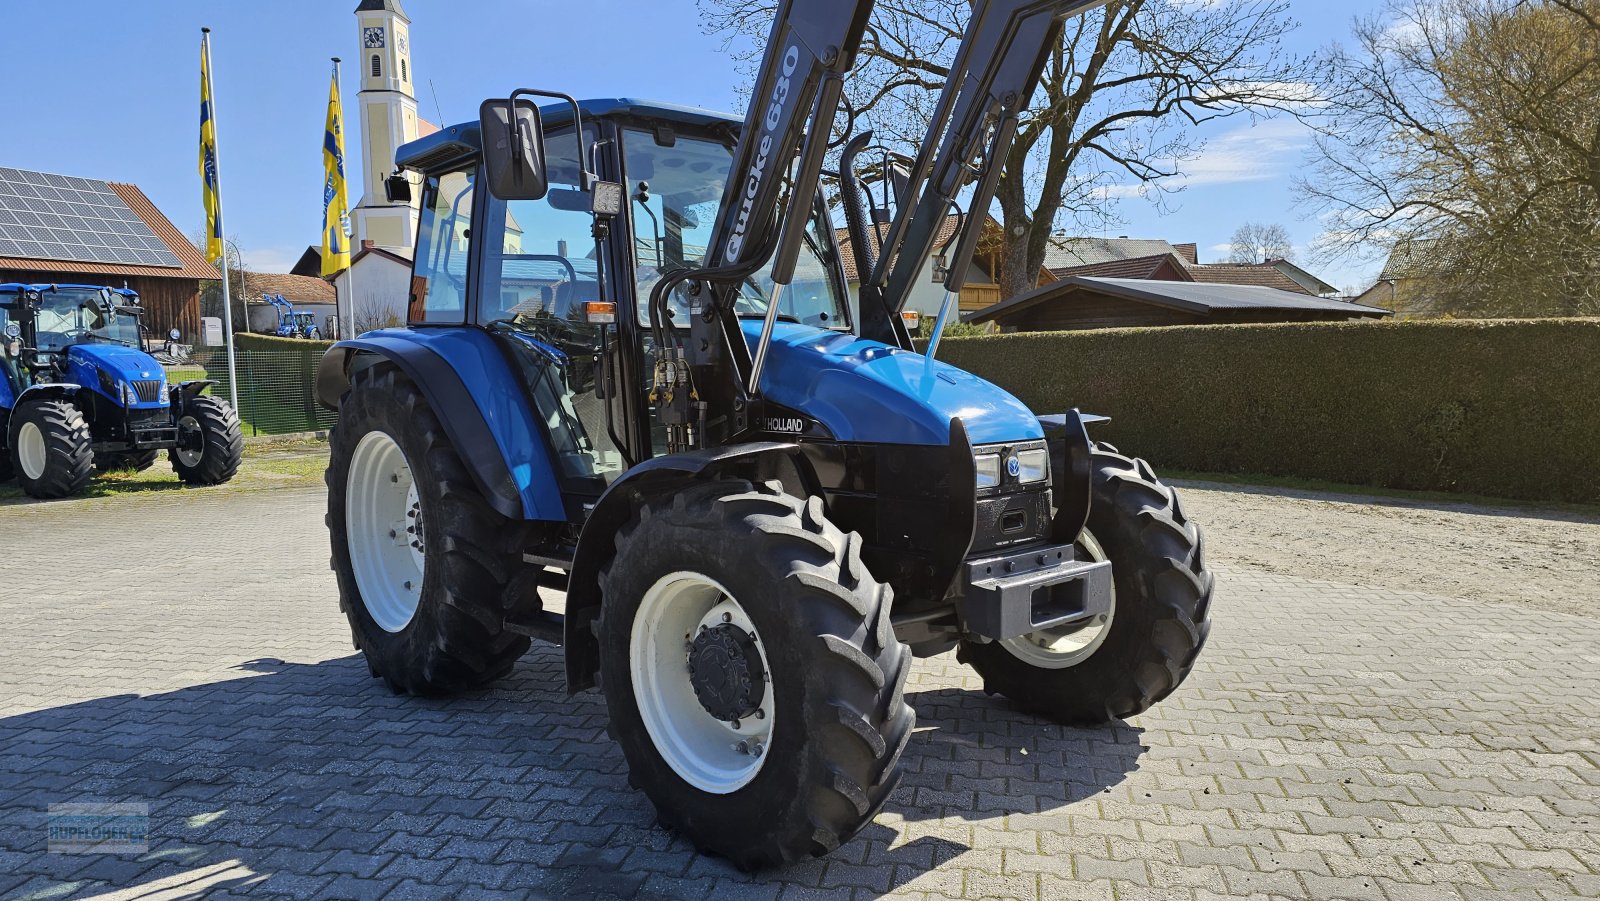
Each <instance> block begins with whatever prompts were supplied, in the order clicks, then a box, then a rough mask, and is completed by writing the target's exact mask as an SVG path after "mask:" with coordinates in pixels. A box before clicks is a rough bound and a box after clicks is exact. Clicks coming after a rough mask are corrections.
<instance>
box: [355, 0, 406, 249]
mask: <svg viewBox="0 0 1600 901" xmlns="http://www.w3.org/2000/svg"><path fill="white" fill-rule="evenodd" d="M355 15H356V22H357V36H358V40H359V44H358V46H359V47H360V50H361V52H360V54H359V55H358V56H357V57H356V61H357V62H356V69H357V70H358V72H359V73H360V79H361V90H360V92H359V93H358V94H357V95H356V97H357V101H358V102H359V105H360V110H361V162H362V191H363V193H362V197H361V202H360V203H358V204H357V205H356V208H355V209H354V210H352V211H351V218H352V219H353V220H354V222H353V227H354V230H355V233H356V238H357V240H358V241H373V242H374V243H376V244H378V245H379V246H381V247H387V248H391V249H395V250H397V251H407V250H408V249H409V248H410V247H411V244H412V242H413V241H414V240H415V237H416V207H415V206H414V202H413V204H406V203H400V204H394V203H390V202H389V201H388V199H387V197H386V196H385V194H384V189H383V181H384V177H385V176H387V175H388V174H389V173H390V172H391V171H393V169H394V153H395V150H396V149H397V148H399V147H400V145H402V144H405V143H407V142H408V141H414V140H416V139H417V137H418V129H419V126H418V119H417V99H416V89H415V82H416V79H415V76H414V73H413V72H412V71H411V20H410V19H409V18H407V17H406V13H405V10H404V9H403V8H402V7H401V6H400V0H362V2H361V4H360V5H359V6H357V7H356V12H355ZM355 246H356V247H360V246H362V245H361V244H360V243H357V244H356V245H355Z"/></svg>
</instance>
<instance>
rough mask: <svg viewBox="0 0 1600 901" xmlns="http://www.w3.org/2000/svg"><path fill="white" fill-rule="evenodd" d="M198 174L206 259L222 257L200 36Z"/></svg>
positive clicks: (213, 129) (206, 47)
mask: <svg viewBox="0 0 1600 901" xmlns="http://www.w3.org/2000/svg"><path fill="white" fill-rule="evenodd" d="M200 177H201V180H202V181H203V182H204V185H203V188H202V190H203V192H204V200H205V205H206V248H205V249H206V259H207V260H210V261H211V262H213V263H215V262H216V261H217V260H220V259H222V196H221V194H220V193H219V192H218V191H217V124H216V121H215V120H214V119H213V118H212V107H211V46H210V40H209V39H208V38H207V37H205V36H204V35H202V36H201V38H200Z"/></svg>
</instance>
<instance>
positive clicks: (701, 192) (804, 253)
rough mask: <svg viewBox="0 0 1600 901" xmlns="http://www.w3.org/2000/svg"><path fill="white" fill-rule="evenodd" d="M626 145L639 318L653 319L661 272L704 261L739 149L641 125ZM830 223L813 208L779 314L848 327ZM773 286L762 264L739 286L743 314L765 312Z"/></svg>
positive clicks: (628, 134)
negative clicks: (659, 135) (667, 141)
mask: <svg viewBox="0 0 1600 901" xmlns="http://www.w3.org/2000/svg"><path fill="white" fill-rule="evenodd" d="M624 146H625V148H626V165H627V172H628V179H629V182H628V185H627V190H628V192H629V196H630V202H631V203H632V205H633V223H634V264H635V267H636V269H635V272H634V280H635V283H636V285H637V287H638V295H637V297H638V301H639V320H640V321H641V322H647V321H649V318H650V314H649V310H648V309H647V305H648V303H649V301H650V289H651V288H653V287H654V286H655V283H656V282H657V281H659V280H660V278H661V276H662V275H663V274H664V273H666V272H668V271H671V270H672V269H675V268H677V267H680V266H700V265H703V264H704V262H705V258H706V247H707V245H709V244H710V243H711V232H712V230H713V229H714V228H716V224H717V222H716V220H717V204H718V203H719V202H720V201H721V200H722V188H723V185H724V184H726V182H727V180H728V170H729V168H730V167H731V166H732V164H733V151H732V150H731V149H730V148H729V147H727V146H726V145H724V144H720V143H717V142H715V141H709V140H704V139H699V138H688V137H684V136H682V135H679V136H677V139H676V141H675V142H674V143H673V145H672V146H670V147H664V146H662V145H660V144H658V143H656V136H655V135H654V134H652V133H651V132H648V131H643V130H640V129H628V130H627V132H626V134H625V144H624ZM829 227H831V226H829V225H828V224H827V223H826V222H825V221H824V220H823V218H822V216H821V215H820V214H818V215H813V217H812V219H811V222H810V224H809V226H808V228H807V229H806V240H805V244H804V245H803V246H802V247H801V249H800V259H799V262H798V264H797V265H796V266H795V274H794V281H793V283H792V284H791V285H790V286H789V287H788V288H787V289H786V290H785V291H784V292H783V294H782V295H781V296H780V298H779V300H778V315H779V317H780V318H783V319H787V320H789V321H792V322H802V323H805V324H807V325H815V326H818V327H821V328H841V329H842V328H848V327H849V321H848V320H847V319H846V318H845V314H844V304H843V300H842V298H840V297H839V295H838V293H837V290H836V287H835V284H834V279H833V278H831V277H830V275H829V273H830V272H831V271H832V267H833V263H834V258H833V250H832V244H831V243H830V242H829V241H828V240H827V239H826V234H827V233H826V232H824V231H823V229H825V228H829ZM771 294H772V279H771V277H770V274H769V272H763V273H761V274H760V275H759V276H757V277H755V278H752V279H749V280H747V281H746V283H745V284H744V285H742V286H740V289H739V299H738V301H737V302H736V303H735V306H734V310H735V311H736V312H737V313H738V314H739V315H740V316H764V315H766V311H767V298H768V297H770V296H771ZM676 315H684V314H683V313H681V312H678V313H675V316H676ZM679 321H680V322H681V321H683V320H679Z"/></svg>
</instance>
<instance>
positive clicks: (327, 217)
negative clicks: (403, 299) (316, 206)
mask: <svg viewBox="0 0 1600 901" xmlns="http://www.w3.org/2000/svg"><path fill="white" fill-rule="evenodd" d="M322 169H323V172H324V175H325V176H326V177H325V178H324V180H323V184H322V275H323V277H324V278H326V277H327V276H330V275H333V274H335V273H338V272H342V271H344V270H345V269H348V268H350V195H349V191H348V189H347V188H346V187H345V182H344V110H343V108H342V106H341V104H340V103H339V66H338V64H337V63H335V64H334V67H333V86H332V87H330V88H329V89H328V124H327V127H326V128H325V129H324V130H323V134H322Z"/></svg>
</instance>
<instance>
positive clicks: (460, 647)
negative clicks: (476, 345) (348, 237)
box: [326, 363, 529, 695]
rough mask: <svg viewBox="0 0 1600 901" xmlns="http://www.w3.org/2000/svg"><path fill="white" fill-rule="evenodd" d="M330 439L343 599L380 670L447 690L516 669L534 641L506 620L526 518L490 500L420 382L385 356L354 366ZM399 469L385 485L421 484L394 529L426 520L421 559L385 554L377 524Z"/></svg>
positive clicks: (429, 691) (396, 684) (374, 668)
mask: <svg viewBox="0 0 1600 901" xmlns="http://www.w3.org/2000/svg"><path fill="white" fill-rule="evenodd" d="M330 444H331V456H330V459H329V462H328V471H327V477H326V478H327V484H328V515H327V524H328V536H329V539H330V541H331V542H332V547H333V571H334V574H335V576H336V577H337V579H338V583H339V608H340V609H341V610H343V611H344V614H345V617H346V618H347V619H348V620H349V621H350V633H351V639H352V641H353V642H354V644H355V646H356V648H357V649H358V650H360V651H361V652H362V653H364V654H365V655H366V657H367V664H368V667H369V668H370V670H371V672H372V674H373V675H374V676H379V677H382V678H383V679H385V680H387V681H388V684H389V687H390V688H391V689H392V690H394V691H396V692H405V693H410V694H417V695H446V694H451V693H454V692H459V691H464V690H467V689H471V688H475V687H478V686H481V685H484V684H486V683H488V682H492V681H494V680H495V679H498V678H500V677H501V676H504V675H505V674H506V673H509V672H510V671H511V668H512V667H513V666H514V665H515V664H516V662H517V658H519V657H521V656H522V655H523V653H525V652H526V651H527V650H528V646H529V640H528V639H527V638H526V637H525V636H522V635H516V634H514V633H511V632H507V631H506V630H505V614H506V610H507V605H508V604H510V603H511V602H513V601H514V600H515V599H517V598H519V597H520V596H521V595H520V592H521V591H522V586H521V584H520V583H515V582H514V578H513V577H514V576H515V575H516V574H517V572H518V570H519V569H520V567H521V556H520V555H521V553H522V550H523V546H524V541H523V540H522V539H523V537H524V536H525V534H526V531H527V529H526V526H525V525H524V524H523V523H522V522H520V521H515V520H511V519H508V518H506V517H504V516H502V515H500V514H499V513H498V512H496V511H495V510H494V508H492V507H490V506H489V505H488V503H487V502H486V501H485V500H484V499H483V496H482V495H481V494H480V493H479V492H478V489H477V487H476V486H475V485H474V484H473V483H472V478H471V476H470V475H469V474H468V473H467V470H466V467H465V466H464V465H463V464H462V462H461V458H460V457H459V456H458V455H457V453H456V451H455V448H454V447H452V446H451V444H450V439H449V438H448V437H447V436H446V435H445V432H444V428H443V426H441V425H440V424H439V420H438V419H437V418H436V417H435V416H434V414H433V411H432V409H430V408H429V406H428V402H427V401H426V400H425V399H423V397H422V394H421V392H420V391H418V390H417V387H416V385H415V384H413V383H412V382H411V380H410V379H408V378H406V377H405V376H404V375H403V374H401V373H400V371H399V370H397V369H396V368H394V367H393V366H392V365H390V364H387V363H380V364H378V365H376V366H373V367H371V368H369V369H365V370H362V371H360V372H357V373H356V374H355V377H354V378H353V379H351V387H350V390H349V391H347V392H345V395H344V397H343V399H342V400H341V401H340V402H339V423H338V426H337V428H335V429H334V430H333V435H332V437H331V438H330ZM391 445H392V449H391ZM383 454H387V458H385V457H384V456H383ZM385 462H387V464H388V469H386V470H385V471H379V469H383V467H382V466H379V464H384V463H385ZM375 466H378V469H374V468H373V467H375ZM391 470H392V471H391ZM413 473H414V474H415V477H413ZM390 475H395V476H397V481H394V482H387V484H390V485H401V486H404V487H405V488H406V489H414V492H413V493H411V494H408V495H406V496H405V497H402V498H401V500H402V501H405V503H403V504H402V506H401V508H400V512H398V513H396V514H394V516H393V517H392V518H393V519H394V521H395V524H396V525H395V527H394V528H393V529H391V530H390V531H389V532H388V533H387V534H388V535H395V537H396V538H398V537H399V536H398V534H396V533H399V532H400V531H401V530H403V529H406V528H408V527H409V525H408V524H409V523H414V522H420V523H421V524H422V528H421V534H420V535H417V534H415V533H411V537H410V541H412V542H415V544H409V543H408V544H406V545H404V547H406V548H407V550H406V554H410V553H411V552H412V551H416V552H417V553H416V555H415V556H413V557H410V558H409V559H411V560H413V561H417V560H418V558H420V562H419V563H418V565H417V566H416V567H415V568H413V569H407V568H406V567H407V559H408V558H407V557H406V556H397V555H391V556H387V557H386V556H385V554H386V553H387V551H386V549H385V548H384V545H383V539H384V538H385V537H386V535H385V534H378V533H377V532H374V531H373V530H374V529H377V530H379V531H380V532H381V531H382V530H384V529H385V528H387V527H386V526H384V523H383V521H384V518H385V517H384V514H383V510H384V506H383V504H384V500H383V493H382V491H381V490H379V489H381V488H382V486H383V485H384V484H386V482H385V481H384V480H385V479H387V478H388V477H389V476H390ZM363 485H365V486H367V487H363ZM411 514H415V515H411ZM417 545H420V547H418V546H417ZM391 583H393V584H391Z"/></svg>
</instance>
